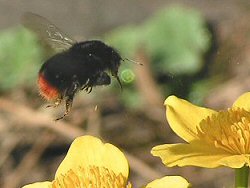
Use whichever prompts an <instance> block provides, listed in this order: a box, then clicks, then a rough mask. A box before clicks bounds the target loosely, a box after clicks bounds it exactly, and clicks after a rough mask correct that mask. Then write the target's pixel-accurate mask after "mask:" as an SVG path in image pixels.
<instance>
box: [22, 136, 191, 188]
mask: <svg viewBox="0 0 250 188" xmlns="http://www.w3.org/2000/svg"><path fill="white" fill-rule="evenodd" d="M128 174H129V166H128V161H127V159H126V158H125V156H124V154H123V153H122V152H121V151H120V150H119V149H118V148H117V147H115V146H114V145H112V144H108V143H107V144H103V143H102V142H101V140H100V139H98V138H95V137H93V136H82V137H79V138H77V139H75V141H74V142H73V143H72V144H71V146H70V149H69V151H68V153H67V155H66V157H65V158H64V160H63V161H62V163H61V164H60V166H59V168H58V169H57V172H56V175H55V179H54V180H53V181H52V182H50V181H46V182H37V183H33V184H29V185H26V186H24V187H23V188H131V187H132V186H131V184H130V183H128ZM165 187H176V188H188V187H189V183H188V182H187V180H185V179H184V178H182V177H180V176H166V177H164V178H161V179H157V180H155V181H153V182H151V183H149V184H148V185H147V187H146V188H165Z"/></svg>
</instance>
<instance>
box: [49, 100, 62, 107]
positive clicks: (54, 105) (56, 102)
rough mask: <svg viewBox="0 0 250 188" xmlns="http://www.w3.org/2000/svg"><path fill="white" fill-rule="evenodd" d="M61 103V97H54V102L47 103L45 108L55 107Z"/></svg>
mask: <svg viewBox="0 0 250 188" xmlns="http://www.w3.org/2000/svg"><path fill="white" fill-rule="evenodd" d="M61 103H62V97H60V98H58V99H56V101H55V103H54V104H49V105H47V106H46V108H50V107H53V108H56V107H58V106H59V105H60V104H61Z"/></svg>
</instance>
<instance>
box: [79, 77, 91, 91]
mask: <svg viewBox="0 0 250 188" xmlns="http://www.w3.org/2000/svg"><path fill="white" fill-rule="evenodd" d="M89 82H90V79H89V78H88V80H87V82H86V83H85V84H84V85H83V86H82V87H81V90H84V89H86V88H87V87H88V85H89Z"/></svg>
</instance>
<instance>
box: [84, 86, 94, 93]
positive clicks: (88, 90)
mask: <svg viewBox="0 0 250 188" xmlns="http://www.w3.org/2000/svg"><path fill="white" fill-rule="evenodd" d="M85 91H86V92H87V93H88V94H89V93H91V91H92V87H91V86H89V87H87V88H86V89H85Z"/></svg>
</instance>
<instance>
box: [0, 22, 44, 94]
mask: <svg viewBox="0 0 250 188" xmlns="http://www.w3.org/2000/svg"><path fill="white" fill-rule="evenodd" d="M42 57H43V52H42V49H41V48H40V46H39V44H37V40H36V38H35V36H34V35H33V34H32V33H30V32H29V31H27V30H26V29H24V28H22V27H16V28H11V29H7V30H4V31H1V33H0V67H1V68H0V90H1V91H5V90H9V89H12V88H15V87H17V86H21V85H25V86H29V85H31V84H34V83H35V82H36V77H37V72H38V70H39V67H40V66H41V62H42Z"/></svg>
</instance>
